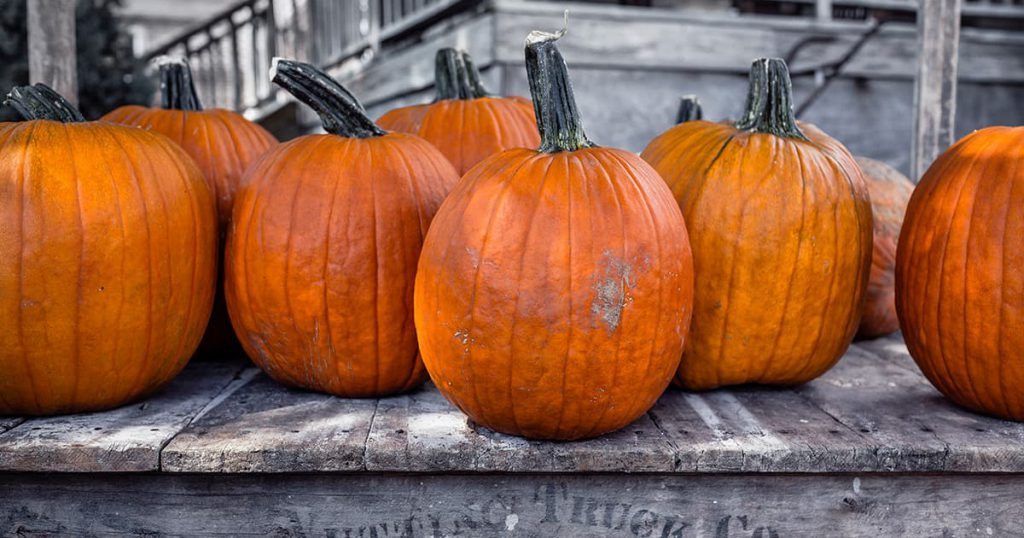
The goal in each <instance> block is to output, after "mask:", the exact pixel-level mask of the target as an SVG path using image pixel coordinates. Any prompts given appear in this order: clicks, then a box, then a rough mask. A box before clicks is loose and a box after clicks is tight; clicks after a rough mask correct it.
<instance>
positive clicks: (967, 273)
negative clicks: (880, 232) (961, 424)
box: [896, 127, 1024, 421]
mask: <svg viewBox="0 0 1024 538" xmlns="http://www.w3.org/2000/svg"><path fill="white" fill-rule="evenodd" d="M1022 162H1024V127H988V128H985V129H981V130H979V131H975V132H974V133H971V134H969V135H967V136H965V137H964V138H962V139H961V140H960V141H959V142H957V143H956V144H954V145H953V146H952V147H950V148H949V149H948V150H946V151H945V152H944V153H943V154H942V155H941V156H939V158H938V159H936V161H935V162H934V163H932V165H931V167H929V168H928V171H927V172H926V173H925V174H924V176H923V177H922V178H921V181H920V183H918V185H917V188H916V189H914V192H913V194H912V195H911V196H910V203H909V204H908V206H907V212H906V217H905V219H904V221H903V229H902V231H901V232H900V239H899V248H898V249H897V251H896V312H897V314H899V321H900V328H901V329H902V330H903V337H904V339H905V340H906V343H907V347H908V348H909V350H910V355H911V356H912V357H914V360H915V361H916V362H917V365H918V366H920V367H921V371H922V372H924V375H925V376H926V377H927V378H928V380H929V381H931V382H932V384H934V385H935V387H936V388H937V389H939V391H941V392H942V393H943V394H945V395H946V396H947V397H948V398H950V399H951V400H953V401H954V402H956V403H958V404H959V405H962V406H964V407H967V408H968V409H972V410H974V411H979V412H982V413H985V414H989V415H994V416H997V417H1001V418H1005V419H1010V420H1017V421H1022V420H1024V392H1022V391H1021V390H1020V387H1021V386H1024V331H1021V327H1022V326H1024V272H1022V271H1021V268H1022V267H1024V166H1022V165H1021V163H1022Z"/></svg>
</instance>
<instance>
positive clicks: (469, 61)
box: [462, 51, 491, 99]
mask: <svg viewBox="0 0 1024 538" xmlns="http://www.w3.org/2000/svg"><path fill="white" fill-rule="evenodd" d="M462 63H463V64H464V65H465V66H466V77H467V78H468V79H469V89H470V92H471V93H472V94H473V98H474V99H479V98H481V97H491V92H489V91H487V88H484V84H483V82H481V81H480V70H479V69H477V68H476V64H474V63H473V57H472V56H470V55H469V53H468V52H466V51H462Z"/></svg>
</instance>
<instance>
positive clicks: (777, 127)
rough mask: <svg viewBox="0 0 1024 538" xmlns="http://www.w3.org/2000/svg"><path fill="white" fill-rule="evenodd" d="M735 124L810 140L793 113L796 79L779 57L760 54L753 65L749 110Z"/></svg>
mask: <svg viewBox="0 0 1024 538" xmlns="http://www.w3.org/2000/svg"><path fill="white" fill-rule="evenodd" d="M736 128H737V129H740V130H743V131H753V132H755V133H765V134H773V135H775V136H782V137H787V138H799V139H803V140H807V137H806V136H804V133H803V132H801V131H800V128H799V127H798V126H797V124H796V116H795V115H794V114H793V83H792V82H791V81H790V79H789V68H787V67H786V62H785V61H784V60H782V59H780V58H759V59H757V60H755V61H754V64H753V65H752V66H751V67H750V90H749V93H747V106H746V112H744V114H743V119H741V120H740V121H738V122H736Z"/></svg>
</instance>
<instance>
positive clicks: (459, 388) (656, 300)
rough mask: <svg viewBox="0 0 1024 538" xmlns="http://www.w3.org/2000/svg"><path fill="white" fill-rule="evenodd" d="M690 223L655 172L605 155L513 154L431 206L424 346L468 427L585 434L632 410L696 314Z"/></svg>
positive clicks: (652, 389)
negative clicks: (435, 209) (434, 209)
mask: <svg viewBox="0 0 1024 538" xmlns="http://www.w3.org/2000/svg"><path fill="white" fill-rule="evenodd" d="M686 238H687V234H686V228H685V225H684V224H683V221H682V219H681V218H680V215H679V211H678V208H677V207H676V206H675V202H674V200H673V199H672V197H671V195H670V193H669V192H668V190H667V189H665V187H664V185H663V184H662V182H661V179H660V178H659V177H658V175H657V174H656V173H655V172H654V170H652V169H651V168H650V167H649V166H647V165H646V163H644V162H642V161H640V160H639V159H638V158H637V157H636V155H634V154H631V153H627V152H624V151H621V150H615V149H608V148H590V149H580V150H576V151H571V152H568V151H565V152H558V153H538V152H537V151H535V150H526V149H522V150H510V151H507V152H504V153H501V154H499V155H497V156H494V157H492V158H490V159H488V160H485V161H484V162H482V163H481V164H479V165H478V166H477V167H475V168H473V169H472V170H471V171H470V172H469V173H468V174H466V176H465V177H464V178H463V180H462V181H461V182H460V183H459V185H458V187H456V189H455V191H453V192H452V194H451V195H450V196H449V198H448V199H447V200H446V201H445V203H444V205H442V206H441V209H440V211H439V212H438V214H437V217H436V218H435V219H434V223H433V225H432V226H431V228H430V231H429V233H428V234H427V239H426V242H425V243H424V247H423V254H422V256H421V258H420V265H419V272H418V274H417V277H416V324H417V327H418V330H419V339H420V349H421V350H422V352H423V358H424V362H425V363H426V365H427V369H428V371H429V372H430V375H431V378H432V379H433V381H434V383H435V384H436V385H437V387H438V389H439V390H440V391H441V392H442V393H443V394H444V395H445V396H446V397H447V398H448V399H449V400H450V401H451V402H453V403H454V404H455V405H456V406H458V407H459V409H461V410H462V411H463V412H465V413H466V414H467V415H469V417H471V418H472V419H473V420H475V421H477V422H478V423H481V424H483V425H486V426H487V427H490V428H492V429H495V430H497V431H500V432H504V433H510V434H515V435H522V436H526V437H530V438H539V439H580V438H587V437H594V436H597V435H601V434H603V433H606V432H610V431H613V430H616V429H619V428H621V427H623V426H625V425H627V424H629V423H630V422H632V421H633V420H635V419H636V418H637V417H639V416H640V415H642V414H643V413H644V412H646V411H647V409H649V408H650V406H651V405H653V403H654V402H655V400H656V399H657V398H658V397H659V396H660V395H661V394H662V392H663V391H664V389H665V388H666V386H667V385H668V384H669V383H670V381H671V379H672V375H673V374H674V372H675V370H676V367H677V366H678V364H679V357H680V353H681V352H682V346H683V340H684V337H685V336H686V333H687V329H688V326H689V320H690V314H691V309H690V304H691V300H692V294H693V268H692V262H691V257H690V249H689V244H688V242H687V239H686Z"/></svg>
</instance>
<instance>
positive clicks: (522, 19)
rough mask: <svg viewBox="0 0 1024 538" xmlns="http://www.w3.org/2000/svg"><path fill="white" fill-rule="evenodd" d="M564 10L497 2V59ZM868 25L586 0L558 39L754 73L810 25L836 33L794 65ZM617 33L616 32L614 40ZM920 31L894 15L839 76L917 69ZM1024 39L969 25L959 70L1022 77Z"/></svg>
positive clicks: (633, 58)
mask: <svg viewBox="0 0 1024 538" xmlns="http://www.w3.org/2000/svg"><path fill="white" fill-rule="evenodd" d="M934 1H935V2H936V3H937V2H940V1H941V2H951V1H952V0H934ZM562 10H563V7H562V6H558V5H554V4H548V3H540V2H518V1H500V2H497V3H496V4H495V15H494V16H495V28H496V31H495V33H494V35H495V52H494V57H495V61H497V62H499V63H509V64H514V65H516V64H522V63H523V53H522V39H523V36H525V35H526V34H527V33H529V32H530V31H531V30H534V29H538V28H541V29H548V30H553V29H555V28H557V27H558V25H559V24H561V16H562ZM623 20H628V21H629V22H628V24H629V31H628V32H624V31H623V30H622V27H623ZM867 29H868V26H867V24H865V23H861V22H850V21H833V22H830V23H822V22H818V21H813V20H810V19H799V18H782V17H779V18H771V17H765V18H745V17H722V16H720V15H703V16H702V15H695V14H691V13H684V12H679V11H672V10H659V9H636V8H628V7H621V6H589V7H583V6H580V7H578V8H576V7H574V9H573V10H572V16H571V18H570V21H569V34H568V35H567V37H566V39H564V40H562V41H560V42H559V47H560V48H561V49H562V52H563V53H564V54H565V57H566V60H567V61H568V62H569V64H570V66H572V67H573V68H577V69H578V68H580V67H592V66H600V67H603V68H606V69H607V68H620V69H621V68H631V69H636V68H644V69H656V70H672V71H676V70H682V71H693V70H697V71H702V72H727V73H746V72H747V70H748V69H749V67H750V62H751V61H752V60H753V59H754V58H758V57H765V56H784V55H785V54H786V53H787V52H788V51H789V49H790V48H791V47H792V46H793V45H794V44H796V43H797V42H798V41H800V40H802V39H804V38H806V37H808V36H811V35H815V36H827V37H829V38H830V39H829V40H828V41H826V42H822V43H817V44H813V45H809V46H807V47H806V48H803V49H802V51H801V52H800V53H799V55H798V56H797V57H796V61H794V62H793V65H792V66H791V67H792V68H793V70H794V72H796V71H801V70H804V69H810V68H813V67H815V66H819V65H823V64H828V63H830V62H834V61H835V60H837V59H838V58H840V57H841V56H843V55H844V54H845V53H846V52H847V50H848V49H849V47H850V45H851V43H853V42H854V41H856V39H857V38H858V35H859V34H861V33H863V32H864V31H866V30H867ZM609 35H615V36H616V39H615V40H614V41H609V40H608V38H607V36H609ZM916 36H917V32H916V30H915V28H914V27H913V26H910V25H900V24H889V25H887V26H886V27H884V28H883V29H882V30H881V31H880V32H879V34H878V35H877V36H875V37H873V38H872V39H870V40H869V41H868V42H867V43H866V44H865V45H864V47H863V48H862V49H861V50H860V52H858V54H857V55H855V56H854V57H853V58H852V59H851V60H850V61H849V63H847V64H846V65H845V66H844V67H843V69H842V72H841V73H840V76H841V77H844V78H846V77H865V78H895V79H904V80H906V79H910V78H912V77H913V74H914V73H915V71H916V67H917V62H916V58H917V56H916V54H917V38H916ZM996 36H998V38H995V39H994V37H996ZM1004 37H1005V40H1004V39H1003V38H1004ZM1022 47H1024V41H1021V40H1020V39H1019V37H1015V36H1013V35H1012V34H1010V33H1007V32H1002V33H1000V32H991V31H987V32H986V31H979V32H964V34H963V43H962V53H963V54H964V57H965V58H971V59H972V61H965V62H963V64H962V66H961V67H962V70H961V72H960V73H959V76H960V77H961V79H962V80H968V81H988V82H995V81H1010V80H1014V81H1020V80H1021V79H1022V77H1024V71H1022V69H1021V68H1022V67H1024V58H1021V56H1020V51H1021V48H1022ZM974 58H977V59H978V61H973V59H974Z"/></svg>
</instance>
